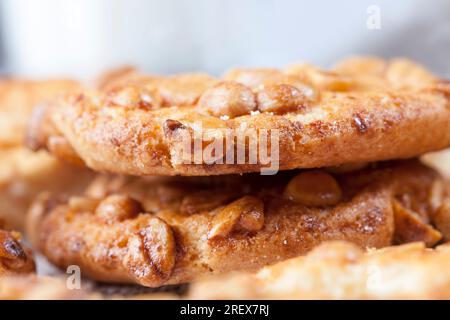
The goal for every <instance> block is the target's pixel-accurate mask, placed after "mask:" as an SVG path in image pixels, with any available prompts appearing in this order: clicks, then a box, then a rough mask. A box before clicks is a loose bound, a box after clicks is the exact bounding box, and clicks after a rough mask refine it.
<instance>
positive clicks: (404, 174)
mask: <svg viewBox="0 0 450 320" xmlns="http://www.w3.org/2000/svg"><path fill="white" fill-rule="evenodd" d="M342 170H343V168H337V169H333V170H332V171H333V172H338V171H342ZM308 172H309V171H306V172H297V171H293V172H283V173H280V174H278V175H277V176H274V177H267V176H260V175H244V176H221V177H191V178H188V177H184V178H181V177H180V178H175V177H172V178H170V177H167V178H166V177H160V178H157V177H152V178H131V177H109V176H99V178H98V179H97V180H96V181H94V182H93V184H92V185H91V186H90V188H88V190H87V191H86V195H85V196H84V197H72V198H70V199H67V198H62V197H52V196H50V195H49V194H43V195H42V196H41V197H40V199H38V200H37V201H36V202H35V204H34V205H33V207H32V208H31V210H30V213H29V216H28V236H29V237H30V239H31V241H32V243H33V244H34V246H35V247H36V248H37V249H39V250H40V251H41V252H42V253H43V254H44V255H45V256H46V257H47V258H48V259H49V260H50V261H51V262H53V263H54V264H55V265H57V266H60V267H66V266H68V265H72V264H76V265H79V266H80V267H81V269H82V272H83V274H84V275H86V276H89V277H91V278H93V279H96V280H100V281H105V282H117V283H138V284H141V285H144V286H149V287H158V286H162V285H167V284H179V283H184V282H189V281H192V280H193V279H195V278H197V277H199V276H204V275H208V274H218V273H223V272H228V271H234V270H256V269H258V268H260V267H263V266H266V265H268V264H272V263H275V262H278V261H281V260H284V259H288V258H292V257H295V256H298V255H301V254H304V253H306V252H307V251H309V250H310V249H312V248H313V247H315V246H317V245H318V244H320V243H321V242H324V241H329V240H346V241H350V242H353V243H355V244H356V245H358V246H360V247H375V248H380V247H385V246H388V245H390V244H392V243H393V242H409V241H417V240H423V241H426V242H427V244H428V245H430V246H432V245H434V244H436V243H437V242H438V241H439V240H440V239H441V238H442V235H441V233H440V232H439V231H438V230H436V229H435V228H434V227H433V226H432V225H431V223H430V217H431V216H432V213H434V212H435V211H436V210H438V209H439V208H440V207H441V204H442V202H443V201H444V198H445V197H446V192H445V191H444V188H442V187H441V188H438V187H436V186H439V185H440V186H442V184H443V181H442V179H441V178H440V177H439V175H438V174H436V172H434V171H433V170H431V169H429V168H427V167H425V166H423V165H421V164H420V163H418V162H415V161H412V162H402V163H391V164H379V165H378V166H375V167H369V168H365V169H362V170H360V171H356V172H350V173H339V174H338V173H333V174H330V173H328V172H326V171H324V170H320V171H313V172H315V174H309V173H308ZM305 173H306V174H305ZM305 179H306V180H305ZM308 179H321V181H323V184H320V185H319V184H317V186H316V190H314V191H313V192H309V191H308V190H307V189H305V188H304V186H305V185H307V184H308V182H311V181H312V180H308ZM314 197H315V198H314ZM330 199H332V200H333V203H331V202H330ZM394 201H395V203H397V206H395V207H394V206H393V203H394ZM305 203H307V204H305ZM447 216H448V214H446V213H444V214H443V217H444V218H443V220H444V221H450V220H449V219H448V217H447ZM395 223H399V226H398V228H397V227H396V225H395ZM411 228H414V230H416V232H414V233H410V232H409V230H410V229H411Z"/></svg>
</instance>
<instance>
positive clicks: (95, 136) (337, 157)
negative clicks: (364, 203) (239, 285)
mask: <svg viewBox="0 0 450 320" xmlns="http://www.w3.org/2000/svg"><path fill="white" fill-rule="evenodd" d="M109 81H110V84H109V85H108V80H106V83H102V85H101V87H100V88H99V89H97V90H85V91H83V92H81V93H77V94H73V95H69V96H67V97H64V98H61V99H58V100H57V101H55V103H54V105H53V106H52V107H51V108H48V109H47V110H46V111H45V113H46V116H44V117H42V120H43V121H35V123H37V124H36V125H35V126H34V128H32V129H31V130H30V131H31V132H30V135H29V136H30V142H29V144H30V145H31V146H32V147H34V148H37V147H41V148H45V149H47V150H50V151H51V152H52V153H53V154H55V155H56V156H58V157H61V158H65V159H69V160H74V159H77V161H79V162H81V163H84V164H86V165H87V166H88V167H90V168H92V169H94V170H97V171H106V172H112V173H121V174H133V175H155V174H156V175H176V174H181V175H192V176H195V175H197V176H198V175H220V174H227V173H243V172H258V171H260V170H261V169H262V168H266V167H267V166H268V162H269V163H272V162H276V167H277V168H278V169H279V170H286V169H295V168H316V167H325V166H327V167H330V166H341V165H346V164H351V163H364V162H373V161H380V160H388V159H400V158H410V157H415V156H418V155H421V154H423V153H425V152H429V151H433V150H439V149H443V148H446V147H449V146H450V108H449V107H448V106H449V96H450V95H449V92H450V88H449V85H448V82H445V81H442V80H440V79H438V78H435V77H434V76H433V75H431V74H430V73H429V72H428V71H426V70H425V69H423V68H422V67H420V66H418V65H416V64H415V63H413V62H411V61H409V60H404V59H394V60H391V61H384V60H380V59H375V58H370V59H368V58H359V59H358V58H353V59H351V60H347V61H345V62H343V63H341V64H340V65H339V66H338V67H336V68H335V69H333V70H321V69H318V68H315V67H313V66H309V65H297V66H291V67H288V68H286V69H284V70H276V69H235V70H232V71H230V72H229V73H227V74H226V75H225V76H224V77H222V78H220V79H215V78H212V77H209V76H207V75H203V74H190V75H189V74H187V75H178V76H172V77H160V76H144V75H139V73H137V72H135V71H134V72H131V73H130V72H129V71H125V74H124V75H122V74H121V73H119V75H118V76H112V78H111V79H110V80H109ZM49 123H50V124H49ZM49 127H51V128H54V130H53V131H51V132H49V131H48V130H47V129H48V128H49ZM424 132H426V134H423V133H424ZM33 137H40V141H41V142H42V143H41V145H36V144H33V143H32V141H33ZM55 137H57V138H55ZM55 139H56V140H55ZM238 139H241V140H238ZM54 141H58V142H59V144H58V146H59V147H55V146H54V143H52V142H54ZM247 141H248V142H247ZM250 141H251V143H250ZM62 146H64V147H62ZM180 146H182V150H178V148H179V147H180ZM274 146H276V148H275V147H274ZM191 147H192V148H191ZM271 147H274V149H272V148H271ZM268 150H270V152H268ZM212 151H214V152H212ZM239 152H241V153H242V154H243V156H242V157H240V158H239ZM252 152H253V155H250V154H251V153H252ZM210 153H213V156H211V155H210ZM268 157H269V159H267V158H268Z"/></svg>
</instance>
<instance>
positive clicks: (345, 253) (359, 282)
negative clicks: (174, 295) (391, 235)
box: [187, 242, 450, 299]
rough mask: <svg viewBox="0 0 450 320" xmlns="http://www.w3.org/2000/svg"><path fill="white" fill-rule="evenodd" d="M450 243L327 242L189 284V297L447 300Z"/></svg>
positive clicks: (449, 279)
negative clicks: (365, 246)
mask: <svg viewBox="0 0 450 320" xmlns="http://www.w3.org/2000/svg"><path fill="white" fill-rule="evenodd" d="M449 268H450V245H449V244H448V243H447V244H444V245H440V246H438V247H437V248H436V249H427V248H425V246H424V245H423V243H418V242H416V243H410V244H404V245H400V246H392V247H387V248H383V249H379V250H369V251H368V252H364V251H363V250H362V249H361V248H358V247H357V246H355V245H354V244H351V243H346V242H328V243H324V244H322V245H320V246H319V247H317V248H315V249H313V250H312V251H311V252H310V253H308V254H307V255H306V256H303V257H298V258H294V259H290V260H287V261H283V262H280V263H277V264H275V265H273V266H268V267H265V268H263V269H261V270H260V271H258V272H257V273H255V274H248V273H236V274H232V275H227V276H221V277H216V278H211V279H208V280H203V281H200V282H196V283H193V285H192V286H191V291H190V293H189V294H188V296H187V298H189V299H449V298H450V273H449V272H448V270H449Z"/></svg>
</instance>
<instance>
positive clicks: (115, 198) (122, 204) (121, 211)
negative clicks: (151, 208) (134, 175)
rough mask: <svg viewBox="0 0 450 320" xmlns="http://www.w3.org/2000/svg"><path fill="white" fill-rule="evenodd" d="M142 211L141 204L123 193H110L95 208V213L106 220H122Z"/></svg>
mask: <svg viewBox="0 0 450 320" xmlns="http://www.w3.org/2000/svg"><path fill="white" fill-rule="evenodd" d="M142 212H144V209H143V208H142V206H141V204H140V203H139V202H138V201H136V200H134V199H133V198H130V197H128V196H125V195H119V194H116V195H111V196H108V197H107V198H106V199H104V200H103V201H102V202H100V204H99V205H98V207H97V209H96V210H95V214H96V215H98V216H99V217H102V218H103V219H104V220H105V221H106V222H115V221H123V220H125V219H129V218H133V217H135V216H137V215H138V214H139V213H142Z"/></svg>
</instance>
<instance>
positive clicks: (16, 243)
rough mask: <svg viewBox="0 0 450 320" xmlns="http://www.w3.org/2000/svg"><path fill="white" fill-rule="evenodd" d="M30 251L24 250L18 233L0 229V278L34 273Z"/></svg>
mask: <svg viewBox="0 0 450 320" xmlns="http://www.w3.org/2000/svg"><path fill="white" fill-rule="evenodd" d="M34 269H35V265H34V260H33V257H32V255H31V251H30V250H28V249H27V248H24V247H23V246H22V243H21V235H20V234H19V233H18V232H13V231H12V232H8V231H4V230H1V229H0V278H2V277H4V276H9V275H19V274H28V273H32V272H34Z"/></svg>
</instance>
